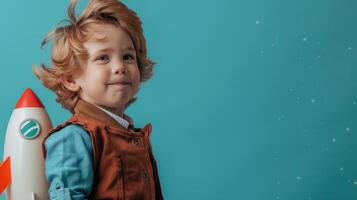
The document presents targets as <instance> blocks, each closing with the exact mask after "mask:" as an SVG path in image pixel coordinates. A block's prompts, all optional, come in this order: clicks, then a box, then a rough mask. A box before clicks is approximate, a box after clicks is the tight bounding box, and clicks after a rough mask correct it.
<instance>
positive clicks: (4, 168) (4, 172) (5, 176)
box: [0, 157, 11, 194]
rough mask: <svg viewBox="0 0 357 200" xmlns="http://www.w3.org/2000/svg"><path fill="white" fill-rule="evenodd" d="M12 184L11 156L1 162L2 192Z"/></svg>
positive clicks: (0, 191)
mask: <svg viewBox="0 0 357 200" xmlns="http://www.w3.org/2000/svg"><path fill="white" fill-rule="evenodd" d="M10 184H11V165H10V157H7V158H6V160H5V161H4V162H3V163H1V164H0V194H1V193H2V192H4V190H5V189H6V188H7V187H8V186H9V185H10Z"/></svg>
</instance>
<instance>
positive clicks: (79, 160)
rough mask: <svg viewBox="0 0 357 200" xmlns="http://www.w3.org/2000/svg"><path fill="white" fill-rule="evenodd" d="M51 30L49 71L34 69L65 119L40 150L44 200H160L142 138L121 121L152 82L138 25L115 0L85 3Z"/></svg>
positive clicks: (151, 160) (146, 131) (126, 120)
mask: <svg viewBox="0 0 357 200" xmlns="http://www.w3.org/2000/svg"><path fill="white" fill-rule="evenodd" d="M75 7H76V0H71V3H70V5H69V8H68V15H69V20H67V22H68V24H67V25H65V26H62V27H58V28H56V29H55V30H54V31H52V32H51V33H49V34H48V35H47V37H46V38H45V39H44V41H43V43H42V46H43V45H44V44H46V43H47V42H49V41H50V40H54V46H53V49H52V57H51V58H52V66H51V67H46V66H45V65H42V66H41V68H34V73H35V74H36V76H37V77H38V78H39V79H40V80H41V81H42V82H43V84H44V86H45V87H47V88H49V89H51V90H53V91H54V92H55V93H56V95H57V101H58V102H59V103H60V104H62V106H63V107H65V108H66V109H68V110H69V111H71V112H72V113H73V116H72V117H71V118H70V119H69V120H68V121H66V122H65V123H63V124H61V125H59V126H57V127H56V128H54V129H53V130H51V131H50V132H49V133H48V135H47V137H46V138H45V140H44V142H43V150H44V156H45V165H46V176H47V178H48V181H49V184H50V186H49V195H50V198H51V199H163V196H162V192H161V188H160V182H159V176H158V171H157V166H156V161H155V159H154V156H153V153H152V150H151V145H150V140H149V136H150V133H151V124H148V125H146V126H145V127H144V128H142V129H139V128H134V125H133V122H132V120H131V119H130V117H128V116H127V115H125V114H124V111H125V108H127V107H128V106H129V105H130V104H131V103H133V102H134V101H135V100H136V97H135V95H136V93H137V92H138V90H139V86H140V83H141V82H143V81H146V80H148V79H149V78H150V77H151V76H152V68H153V62H152V61H151V60H150V59H149V58H148V57H147V53H146V43H145V38H144V36H143V31H142V27H141V21H140V19H139V18H138V16H137V15H136V13H135V12H133V11H132V10H130V9H129V8H127V7H126V6H125V5H124V4H123V3H121V2H120V1H117V0H90V1H89V3H88V5H87V7H86V8H85V9H84V11H83V13H82V14H81V15H80V16H79V17H78V18H77V17H76V15H75Z"/></svg>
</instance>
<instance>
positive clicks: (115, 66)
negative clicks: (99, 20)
mask: <svg viewBox="0 0 357 200" xmlns="http://www.w3.org/2000/svg"><path fill="white" fill-rule="evenodd" d="M92 30H93V34H92V36H91V38H90V39H89V40H88V41H87V42H85V43H83V46H84V47H85V48H86V49H87V51H88V55H89V57H88V60H87V63H86V65H85V66H84V69H83V71H82V72H81V73H80V74H79V75H78V76H77V77H75V79H74V82H75V83H76V84H78V86H79V94H80V97H81V98H82V99H83V100H85V101H88V102H89V103H93V104H96V105H98V106H101V107H103V108H105V109H108V110H110V111H112V112H113V113H116V114H119V115H122V113H123V112H124V108H125V105H126V104H127V103H128V102H129V101H130V100H131V99H132V98H133V97H134V95H135V94H136V92H137V91H138V88H139V84H140V73H139V69H138V64H137V58H136V52H135V49H134V45H133V43H132V40H131V38H130V36H129V34H128V33H127V32H126V31H125V30H123V29H122V28H119V27H115V26H113V25H107V24H100V25H98V24H97V25H94V26H93V29H92Z"/></svg>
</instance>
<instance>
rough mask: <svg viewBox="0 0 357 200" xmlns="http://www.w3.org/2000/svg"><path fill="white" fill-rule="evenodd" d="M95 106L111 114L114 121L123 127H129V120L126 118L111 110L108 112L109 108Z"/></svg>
mask: <svg viewBox="0 0 357 200" xmlns="http://www.w3.org/2000/svg"><path fill="white" fill-rule="evenodd" d="M95 106H96V107H97V108H99V109H101V110H102V111H104V112H105V113H107V114H108V115H109V116H111V117H112V118H113V119H114V120H115V121H117V122H118V123H119V124H120V125H122V126H123V127H125V128H128V127H129V122H128V121H127V120H125V119H124V118H122V117H120V116H119V115H116V114H114V113H112V112H110V111H109V110H106V109H104V108H102V107H100V106H97V105H95Z"/></svg>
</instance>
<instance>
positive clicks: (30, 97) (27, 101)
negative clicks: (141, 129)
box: [15, 88, 44, 108]
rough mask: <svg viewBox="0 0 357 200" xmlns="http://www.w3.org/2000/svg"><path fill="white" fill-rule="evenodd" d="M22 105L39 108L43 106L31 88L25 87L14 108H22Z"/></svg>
mask: <svg viewBox="0 0 357 200" xmlns="http://www.w3.org/2000/svg"><path fill="white" fill-rule="evenodd" d="M24 107H40V108H43V107H44V106H43V105H42V103H41V101H40V99H39V98H38V97H37V96H36V94H35V93H34V92H33V91H32V90H31V88H27V89H26V90H25V92H24V93H23V94H22V96H21V97H20V99H19V101H18V102H17V104H16V107H15V108H24Z"/></svg>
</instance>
